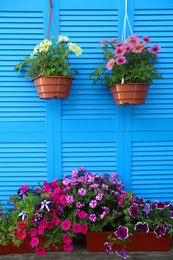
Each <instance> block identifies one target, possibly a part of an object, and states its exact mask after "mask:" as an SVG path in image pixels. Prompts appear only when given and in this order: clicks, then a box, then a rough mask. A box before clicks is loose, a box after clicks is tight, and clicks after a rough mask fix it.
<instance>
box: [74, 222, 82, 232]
mask: <svg viewBox="0 0 173 260" xmlns="http://www.w3.org/2000/svg"><path fill="white" fill-rule="evenodd" d="M72 229H73V231H74V232H75V233H79V232H80V225H79V224H78V223H75V224H74V225H73V227H72Z"/></svg>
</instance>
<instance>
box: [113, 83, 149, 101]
mask: <svg viewBox="0 0 173 260" xmlns="http://www.w3.org/2000/svg"><path fill="white" fill-rule="evenodd" d="M148 89H149V84H147V83H124V84H116V85H112V86H110V90H111V93H112V95H113V99H114V100H115V104H116V105H124V106H127V105H142V104H145V99H146V97H147V92H148Z"/></svg>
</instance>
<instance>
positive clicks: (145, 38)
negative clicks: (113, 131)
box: [142, 36, 151, 42]
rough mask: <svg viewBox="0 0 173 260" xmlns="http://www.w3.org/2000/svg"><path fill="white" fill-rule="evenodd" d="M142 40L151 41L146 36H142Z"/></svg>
mask: <svg viewBox="0 0 173 260" xmlns="http://www.w3.org/2000/svg"><path fill="white" fill-rule="evenodd" d="M142 40H143V41H145V42H151V39H150V38H149V37H148V36H143V37H142Z"/></svg>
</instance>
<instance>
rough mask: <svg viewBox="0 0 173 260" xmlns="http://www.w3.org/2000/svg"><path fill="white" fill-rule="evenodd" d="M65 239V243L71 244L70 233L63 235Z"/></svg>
mask: <svg viewBox="0 0 173 260" xmlns="http://www.w3.org/2000/svg"><path fill="white" fill-rule="evenodd" d="M62 239H63V241H64V243H65V244H70V243H72V240H71V239H70V235H69V234H65V235H64V236H63V237H62Z"/></svg>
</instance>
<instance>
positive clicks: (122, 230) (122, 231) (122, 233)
mask: <svg viewBox="0 0 173 260" xmlns="http://www.w3.org/2000/svg"><path fill="white" fill-rule="evenodd" d="M114 233H115V235H116V236H117V237H118V239H126V238H127V237H128V228H126V227H123V226H119V227H118V229H117V231H116V232H114Z"/></svg>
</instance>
